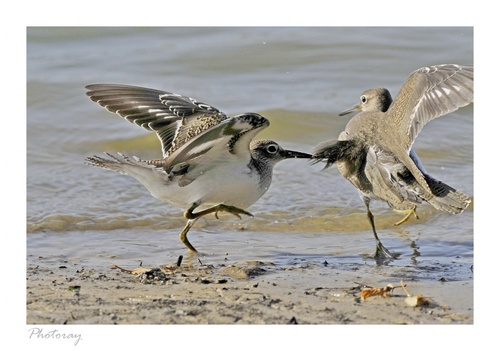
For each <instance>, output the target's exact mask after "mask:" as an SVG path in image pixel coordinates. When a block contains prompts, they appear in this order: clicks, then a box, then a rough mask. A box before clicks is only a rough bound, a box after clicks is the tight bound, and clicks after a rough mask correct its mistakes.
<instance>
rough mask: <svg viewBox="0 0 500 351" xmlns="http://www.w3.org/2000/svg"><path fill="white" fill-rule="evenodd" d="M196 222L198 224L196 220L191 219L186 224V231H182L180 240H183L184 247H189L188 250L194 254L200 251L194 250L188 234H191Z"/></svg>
mask: <svg viewBox="0 0 500 351" xmlns="http://www.w3.org/2000/svg"><path fill="white" fill-rule="evenodd" d="M194 222H196V218H195V219H189V220H188V221H187V223H186V225H185V226H184V229H182V232H181V233H180V234H179V239H181V241H182V243H183V244H184V245H186V246H187V248H188V249H189V250H191V251H193V252H198V250H196V249H195V248H194V246H193V245H191V243H190V242H189V240H188V238H187V233H188V232H189V229H191V227H192V226H193V224H194Z"/></svg>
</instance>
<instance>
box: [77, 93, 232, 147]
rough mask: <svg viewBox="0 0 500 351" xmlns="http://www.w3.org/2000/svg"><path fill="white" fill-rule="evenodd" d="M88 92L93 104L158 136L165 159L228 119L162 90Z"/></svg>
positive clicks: (221, 114)
mask: <svg viewBox="0 0 500 351" xmlns="http://www.w3.org/2000/svg"><path fill="white" fill-rule="evenodd" d="M86 88H87V89H88V90H89V91H87V96H89V97H90V99H91V100H92V101H94V102H97V103H98V104H99V105H101V106H102V107H104V108H105V109H107V110H108V111H110V112H113V113H116V114H118V115H120V116H121V117H123V118H125V119H126V120H128V121H129V122H131V123H134V124H136V125H138V126H140V127H142V128H144V129H146V130H149V131H154V132H156V133H157V135H158V138H159V139H160V142H161V145H162V151H163V156H164V157H167V156H168V155H170V154H172V153H173V152H174V151H175V150H176V149H178V148H179V147H181V146H182V145H183V144H184V143H185V142H187V141H189V140H190V139H191V138H193V137H195V136H196V135H198V134H200V133H202V132H204V131H205V130H207V129H209V128H211V127H213V126H215V125H217V124H219V123H220V122H221V121H224V120H226V119H227V118H228V117H227V116H226V115H225V114H224V113H222V112H220V111H219V110H218V109H216V108H215V107H213V106H210V105H207V104H205V103H202V102H199V101H196V100H195V99H193V98H190V97H186V96H182V95H179V94H174V93H169V92H166V91H162V90H155V89H148V88H142V87H136V86H130V85H119V84H92V85H87V86H86Z"/></svg>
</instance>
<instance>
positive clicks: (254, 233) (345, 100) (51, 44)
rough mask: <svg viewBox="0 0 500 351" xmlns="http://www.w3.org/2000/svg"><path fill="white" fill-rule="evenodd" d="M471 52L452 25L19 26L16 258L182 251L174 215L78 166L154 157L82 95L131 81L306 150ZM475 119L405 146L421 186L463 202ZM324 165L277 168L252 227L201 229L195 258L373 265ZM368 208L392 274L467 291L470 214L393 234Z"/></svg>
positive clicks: (145, 138) (358, 207) (425, 220)
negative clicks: (377, 100)
mask: <svg viewBox="0 0 500 351" xmlns="http://www.w3.org/2000/svg"><path fill="white" fill-rule="evenodd" d="M429 37H432V38H433V40H432V41H430V40H428V38H429ZM472 43H473V31H472V28H459V27H454V28H445V27H440V28H425V27H420V28H324V27H321V28H259V27H256V28H29V29H28V38H27V54H28V57H27V63H28V69H27V78H28V82H27V98H28V106H27V111H28V116H27V127H28V128H27V136H28V143H27V160H28V164H27V234H28V235H27V247H28V256H29V257H35V256H37V255H38V256H47V255H55V256H56V257H59V256H60V258H61V260H67V259H76V258H79V259H83V260H87V262H88V263H89V265H97V266H100V265H107V263H108V262H107V261H109V260H112V261H113V263H117V264H119V263H122V264H124V263H127V264H130V263H131V262H139V261H143V260H148V261H149V262H156V263H164V262H163V261H165V262H175V260H176V258H177V257H178V256H179V255H185V254H186V249H185V247H184V246H183V244H182V243H181V242H180V241H179V240H178V233H179V232H180V230H181V229H182V226H183V225H184V220H183V217H182V212H183V210H181V209H177V208H175V207H173V206H171V205H168V204H164V203H161V202H159V201H158V200H156V199H154V198H152V197H151V196H150V195H149V193H148V191H147V190H146V189H145V188H143V187H142V185H140V184H138V183H136V182H135V180H134V179H132V178H128V177H126V176H122V175H119V174H115V173H112V172H107V171H104V170H100V169H97V168H93V167H88V166H85V165H84V164H83V160H84V158H85V157H87V156H91V155H93V154H100V153H101V152H103V151H110V152H116V151H121V152H124V153H126V154H130V155H137V156H139V157H142V158H148V157H150V158H157V157H158V156H159V155H161V154H160V149H159V147H158V145H159V144H158V142H157V140H156V138H155V136H154V135H150V134H148V133H147V132H145V131H143V130H141V129H140V128H137V127H136V126H134V125H132V124H129V123H126V122H125V121H123V120H122V119H121V118H119V117H118V116H115V115H112V114H110V113H108V112H106V111H105V110H103V109H102V108H100V107H99V106H98V105H97V104H94V103H92V102H91V101H90V100H89V99H88V98H87V97H86V96H85V89H84V86H85V85H87V84H91V83H123V84H133V85H141V86H147V87H151V88H158V89H162V90H167V91H173V92H177V93H180V94H183V95H188V96H192V97H194V98H196V99H198V100H201V101H204V102H206V103H209V104H211V105H213V106H215V107H217V108H219V109H220V110H222V111H224V112H226V113H227V114H231V115H232V114H237V113H243V112H249V111H253V112H258V113H261V114H263V115H264V116H266V117H268V118H269V120H270V121H271V126H270V127H269V128H268V129H267V130H265V131H264V132H263V133H261V134H260V135H259V136H258V138H261V137H262V138H273V139H274V140H276V141H278V142H279V143H280V144H281V145H282V146H284V147H285V148H289V149H296V150H300V151H305V152H310V151H311V150H312V148H313V147H314V146H315V145H316V144H318V143H319V142H321V141H324V140H328V139H333V138H336V137H337V136H338V134H339V133H340V132H341V131H342V130H343V128H344V126H345V124H346V123H347V121H348V120H349V116H346V117H339V116H338V113H339V112H341V111H343V110H344V109H346V108H347V107H350V106H351V105H353V104H354V103H356V102H357V101H358V98H359V95H360V94H361V92H362V91H364V90H366V89H368V88H371V87H376V86H384V87H386V88H388V89H389V90H390V91H391V92H392V94H393V96H395V95H396V93H397V91H398V89H399V88H400V87H401V85H402V83H403V82H404V80H405V79H406V77H407V76H408V75H409V73H410V72H411V71H413V70H415V69H417V68H419V67H422V66H425V65H431V64H440V63H458V64H471V65H472V64H473V44H472ZM472 115H473V108H472V106H468V107H466V108H463V109H461V110H459V111H457V112H455V113H453V114H450V115H448V116H446V117H444V118H441V119H438V120H435V121H433V122H431V123H430V124H429V125H427V126H426V127H425V128H424V130H423V132H422V133H421V134H420V135H419V138H418V139H417V142H416V143H415V145H414V148H415V150H416V151H417V152H418V154H419V156H420V158H421V159H422V161H423V163H424V165H425V166H426V168H427V170H428V171H429V172H430V174H432V175H434V176H435V177H436V178H438V179H440V180H442V181H444V182H446V183H448V184H450V185H451V186H453V187H455V188H456V189H458V190H460V191H462V192H464V193H466V194H469V195H471V196H473V195H474V191H473V190H474V189H473V117H472ZM321 169H322V166H321V165H314V166H312V165H310V164H308V163H307V162H306V161H304V160H289V161H284V162H282V163H280V164H278V166H277V167H276V168H275V173H274V180H273V185H272V187H271V189H270V190H269V191H268V192H267V193H266V194H265V195H264V196H263V197H262V198H261V199H260V200H259V201H258V202H257V203H256V204H255V205H253V206H252V207H250V208H249V211H250V212H251V213H253V215H254V218H244V219H242V220H238V219H237V218H235V217H232V216H230V215H223V216H222V220H220V221H218V220H215V219H214V218H213V217H210V218H207V219H203V220H200V221H198V222H197V224H196V225H195V226H194V227H193V228H192V229H191V232H190V235H189V237H190V240H191V242H192V243H193V245H195V247H197V248H198V249H199V250H200V251H202V252H203V253H204V254H205V256H204V260H205V261H206V262H211V261H215V262H216V261H220V260H226V261H234V262H238V261H244V260H252V259H262V260H272V261H273V262H275V263H277V264H282V265H293V264H300V263H301V262H304V261H306V262H309V263H312V264H317V265H321V264H323V263H324V262H327V263H328V264H330V265H337V266H338V267H339V268H341V269H352V267H353V266H360V267H363V266H366V265H368V266H370V267H371V266H373V265H374V263H373V260H371V259H370V258H369V257H368V256H369V255H370V254H372V253H373V251H374V248H375V244H374V240H373V235H372V233H371V230H370V227H369V224H368V221H367V220H366V215H365V208H364V205H363V203H362V201H361V200H360V198H359V197H358V195H357V192H356V190H355V189H354V187H352V185H350V184H349V183H348V182H347V181H346V180H344V179H343V178H342V177H341V176H340V175H339V173H338V171H337V170H336V169H335V168H332V169H329V170H326V171H322V170H321ZM373 212H374V214H375V216H376V217H375V218H376V221H377V226H378V229H379V235H380V237H381V240H382V241H383V242H384V244H385V245H386V246H387V247H388V248H390V249H391V250H394V251H396V252H399V253H401V257H400V259H399V260H397V261H395V262H391V263H389V264H390V265H394V266H401V267H412V271H413V272H414V274H416V277H418V278H421V279H426V278H429V279H435V278H436V277H438V276H439V272H441V271H442V270H446V271H447V274H448V275H449V276H450V277H453V278H452V279H456V280H462V279H463V280H468V279H471V272H470V266H471V265H472V262H473V206H470V207H469V209H467V210H466V211H465V212H464V213H463V214H461V215H458V216H454V215H449V214H446V213H440V212H438V211H436V210H434V209H433V208H432V207H431V206H430V205H423V206H422V207H421V208H420V209H419V210H418V214H419V217H420V219H418V220H415V219H414V218H412V219H410V220H409V221H408V222H407V223H405V224H403V225H402V226H399V227H394V226H393V223H394V222H396V221H398V220H399V219H400V218H401V215H400V214H397V213H394V212H393V211H391V210H390V209H388V208H387V207H386V206H385V205H384V204H381V203H380V204H374V205H373ZM58 255H59V256H58ZM159 261H160V262H159ZM429 267H432V269H430V268H429ZM436 267H439V268H436ZM436 269H438V271H439V272H438V273H437V274H433V273H432V272H433V271H435V270H436Z"/></svg>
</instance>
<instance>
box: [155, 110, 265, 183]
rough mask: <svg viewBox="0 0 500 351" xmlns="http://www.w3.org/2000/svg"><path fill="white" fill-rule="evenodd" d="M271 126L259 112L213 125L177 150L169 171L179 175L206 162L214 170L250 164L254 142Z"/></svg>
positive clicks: (171, 158)
mask: <svg viewBox="0 0 500 351" xmlns="http://www.w3.org/2000/svg"><path fill="white" fill-rule="evenodd" d="M268 125H269V121H268V120H267V119H266V118H264V117H262V116H261V115H259V114H257V113H246V114H242V115H238V116H234V117H232V118H228V119H226V120H224V121H222V122H221V123H219V124H217V125H216V126H212V127H210V128H208V129H206V130H204V131H203V132H201V133H198V134H197V135H196V136H194V137H193V138H191V139H190V140H189V142H187V143H184V144H183V145H182V146H180V147H179V148H178V149H176V150H175V151H174V152H173V153H172V154H171V155H170V156H169V157H168V158H167V159H166V160H165V165H164V167H165V170H166V171H167V172H168V173H170V172H172V171H173V172H174V173H175V172H176V170H184V169H185V168H186V167H187V166H191V167H190V172H191V173H192V175H193V176H195V175H194V173H193V170H192V168H193V167H195V166H197V165H199V164H201V163H203V164H205V165H209V166H210V167H211V166H213V165H216V164H220V163H221V162H241V161H242V160H243V161H245V160H246V161H245V162H247V163H249V162H250V158H251V154H250V142H251V141H252V139H253V138H254V137H255V135H256V134H257V133H258V132H260V131H261V130H262V129H264V128H266V127H267V126H268Z"/></svg>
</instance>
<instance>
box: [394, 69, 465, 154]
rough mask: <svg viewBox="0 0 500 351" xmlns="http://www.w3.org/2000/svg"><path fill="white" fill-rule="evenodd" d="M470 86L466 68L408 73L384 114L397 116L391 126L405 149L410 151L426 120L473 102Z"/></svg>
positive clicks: (422, 70)
mask: <svg viewBox="0 0 500 351" xmlns="http://www.w3.org/2000/svg"><path fill="white" fill-rule="evenodd" d="M473 84H474V68H473V67H469V66H459V65H453V64H446V65H438V66H430V67H422V68H420V69H418V70H416V71H414V72H413V73H412V74H410V76H409V77H408V79H407V80H406V82H405V83H404V84H403V87H402V88H401V90H400V92H399V93H398V95H397V96H396V99H395V100H394V102H393V103H392V104H391V106H390V108H389V111H388V112H389V114H391V115H392V116H400V117H401V120H399V121H391V123H394V124H395V125H396V126H399V128H401V129H400V130H401V134H402V136H403V137H402V141H403V143H404V144H405V145H404V147H405V149H406V150H408V151H409V150H410V148H411V145H412V144H413V142H414V141H415V138H416V137H417V135H418V134H419V133H420V131H421V130H422V128H423V127H424V126H425V125H426V124H427V123H428V122H429V121H431V120H433V119H435V118H438V117H441V116H444V115H446V114H448V113H451V112H453V111H455V110H457V109H459V108H460V107H463V106H466V105H468V104H470V103H471V102H473V100H474V86H473ZM394 124H393V125H394Z"/></svg>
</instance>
